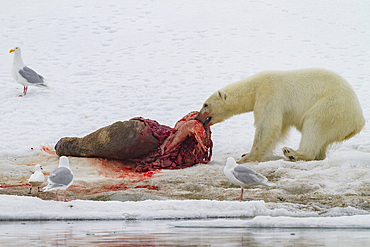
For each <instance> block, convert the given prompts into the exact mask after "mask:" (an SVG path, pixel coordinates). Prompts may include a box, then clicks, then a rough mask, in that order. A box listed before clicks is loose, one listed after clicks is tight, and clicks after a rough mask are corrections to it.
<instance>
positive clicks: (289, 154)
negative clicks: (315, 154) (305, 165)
mask: <svg viewBox="0 0 370 247" xmlns="http://www.w3.org/2000/svg"><path fill="white" fill-rule="evenodd" d="M283 153H284V155H285V157H287V158H288V159H289V160H290V161H297V160H298V157H297V155H296V153H295V151H294V150H293V149H291V148H287V147H285V148H283Z"/></svg>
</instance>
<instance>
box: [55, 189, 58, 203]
mask: <svg viewBox="0 0 370 247" xmlns="http://www.w3.org/2000/svg"><path fill="white" fill-rule="evenodd" d="M55 201H58V191H57V190H56V191H55Z"/></svg>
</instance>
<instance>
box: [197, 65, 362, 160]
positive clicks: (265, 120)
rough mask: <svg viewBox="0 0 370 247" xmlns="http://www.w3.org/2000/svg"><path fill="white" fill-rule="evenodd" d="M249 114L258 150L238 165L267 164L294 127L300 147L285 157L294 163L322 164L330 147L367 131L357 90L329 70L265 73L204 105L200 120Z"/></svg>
mask: <svg viewBox="0 0 370 247" xmlns="http://www.w3.org/2000/svg"><path fill="white" fill-rule="evenodd" d="M250 111H253V112H254V125H255V127H256V131H255V136H254V141H253V146H252V149H251V151H250V153H249V154H245V155H243V156H242V158H241V159H240V160H239V161H238V163H239V164H241V163H245V162H250V161H262V158H263V157H264V156H265V155H266V154H267V153H269V152H271V151H272V150H273V149H274V148H275V146H276V144H277V143H278V142H279V141H281V140H282V139H283V138H284V136H285V135H286V133H287V131H288V129H289V128H290V127H292V126H294V127H296V128H297V130H299V131H300V132H301V133H302V137H301V142H300V146H299V149H298V150H293V149H291V148H287V147H285V148H283V153H284V155H285V156H286V157H287V158H288V159H289V160H291V161H298V160H307V161H309V160H323V159H325V157H326V149H327V147H328V145H330V144H332V143H334V142H340V141H344V140H347V139H349V138H351V137H353V136H354V135H356V134H357V133H359V132H360V131H361V129H362V128H363V126H364V125H365V119H364V116H363V113H362V109H361V106H360V103H359V100H358V98H357V96H356V94H355V92H354V91H353V89H352V87H351V86H350V85H349V84H348V82H347V81H346V80H344V79H343V78H342V77H340V76H339V75H337V74H336V73H334V72H331V71H328V70H324V69H301V70H292V71H265V72H261V73H258V74H256V75H254V76H251V77H249V78H247V79H244V80H241V81H239V82H234V83H231V84H229V85H228V86H226V87H224V88H222V89H220V90H218V91H217V92H215V93H214V94H212V95H211V96H210V97H209V98H208V99H207V100H206V101H205V102H204V104H203V107H202V109H201V110H200V112H199V114H198V116H197V117H196V119H198V120H199V121H201V122H203V123H204V124H205V125H213V124H216V123H219V122H222V121H224V120H225V119H227V118H230V117H231V116H233V115H237V114H241V113H244V112H250Z"/></svg>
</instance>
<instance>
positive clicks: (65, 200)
mask: <svg viewBox="0 0 370 247" xmlns="http://www.w3.org/2000/svg"><path fill="white" fill-rule="evenodd" d="M66 192H67V191H66V190H65V191H64V201H65V202H66V201H67V199H66Z"/></svg>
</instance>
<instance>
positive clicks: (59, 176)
mask: <svg viewBox="0 0 370 247" xmlns="http://www.w3.org/2000/svg"><path fill="white" fill-rule="evenodd" d="M72 183H73V172H72V170H71V169H70V168H69V160H68V158H67V157H66V156H61V157H60V159H59V167H58V168H57V169H55V170H54V171H52V172H51V173H50V176H49V178H48V185H47V186H46V187H45V189H44V190H45V191H50V190H55V197H56V199H55V200H56V201H58V190H64V201H65V202H66V201H67V200H66V189H67V188H68V187H69V186H71V184H72Z"/></svg>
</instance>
